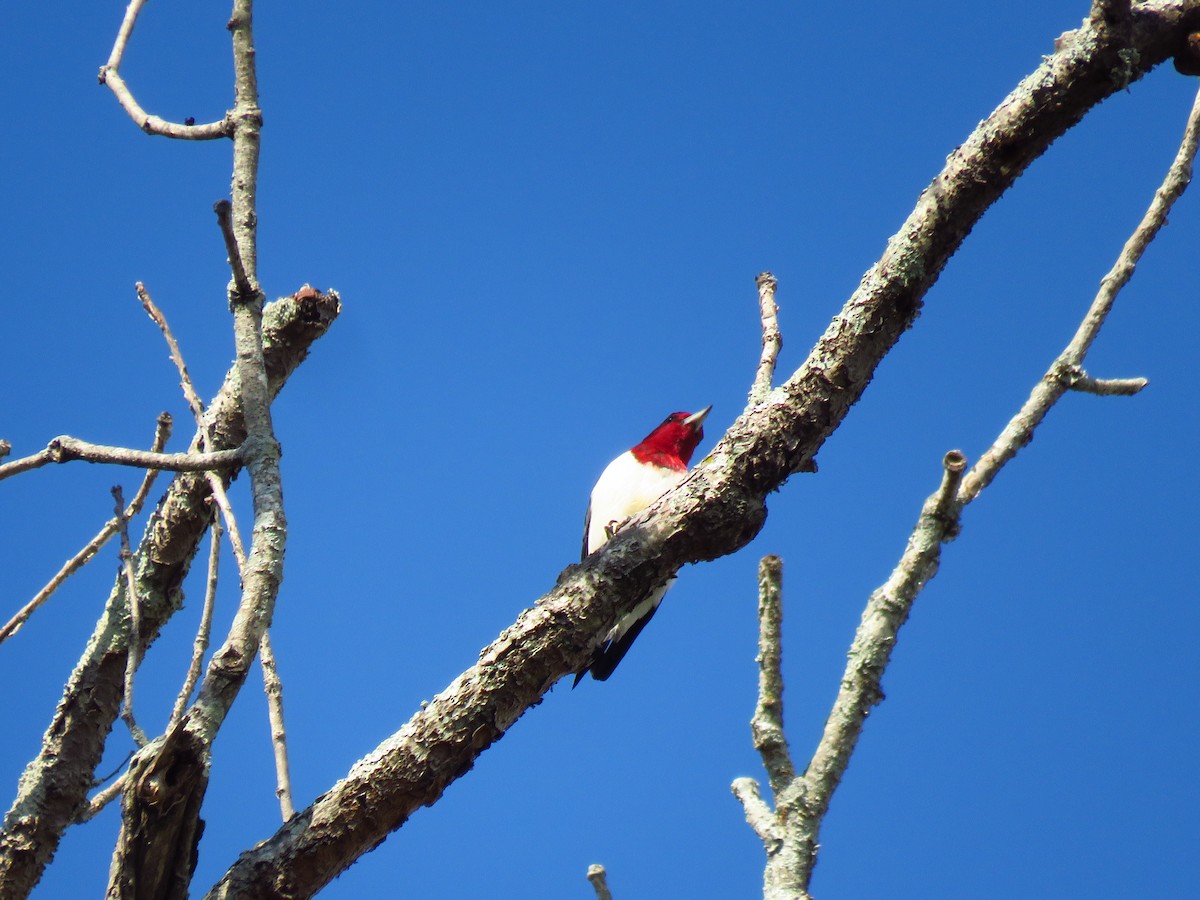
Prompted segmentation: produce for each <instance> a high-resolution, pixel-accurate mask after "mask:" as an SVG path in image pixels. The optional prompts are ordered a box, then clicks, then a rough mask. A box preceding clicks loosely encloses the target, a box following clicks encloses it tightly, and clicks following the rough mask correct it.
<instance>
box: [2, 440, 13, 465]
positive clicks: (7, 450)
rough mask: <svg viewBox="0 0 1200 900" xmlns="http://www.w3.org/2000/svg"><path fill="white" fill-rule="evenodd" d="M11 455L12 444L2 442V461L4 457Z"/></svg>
mask: <svg viewBox="0 0 1200 900" xmlns="http://www.w3.org/2000/svg"><path fill="white" fill-rule="evenodd" d="M10 453H12V444H10V443H9V442H8V441H0V461H3V459H4V457H6V456H8V454H10Z"/></svg>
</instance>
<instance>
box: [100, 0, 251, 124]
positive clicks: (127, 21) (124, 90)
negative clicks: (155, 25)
mask: <svg viewBox="0 0 1200 900" xmlns="http://www.w3.org/2000/svg"><path fill="white" fill-rule="evenodd" d="M145 5H146V0H130V2H129V6H127V7H126V8H125V18H124V19H122V20H121V28H120V30H118V31H117V39H116V40H115V41H114V42H113V48H112V52H111V53H110V54H109V56H108V62H106V63H105V64H104V65H103V66H101V67H100V75H99V81H100V83H101V84H107V85H108V87H109V89H110V90H112V92H113V95H114V96H115V97H116V98H117V102H118V103H120V104H121V107H122V108H123V109H124V110H125V112H127V113H129V117H130V118H131V119H133V121H134V122H135V123H137V126H138V127H139V128H140V129H142V131H144V132H146V134H155V135H161V136H162V137H170V138H178V139H181V140H188V141H210V140H213V139H214V138H223V137H229V136H230V133H231V131H232V126H231V124H230V121H229V116H228V115H226V116H225V117H224V118H223V119H221V120H220V121H219V122H210V123H209V124H207V125H193V124H192V123H191V120H190V119H189V120H188V122H187V123H186V124H180V123H178V122H168V121H166V120H165V119H162V118H159V117H158V116H152V115H150V114H149V113H147V112H146V111H145V110H144V109H142V107H141V106H140V105H139V104H138V102H137V100H135V99H134V97H133V93H132V91H130V90H129V86H128V85H126V84H125V80H124V79H123V78H121V76H120V75H119V74H118V70H119V69H120V68H121V59H122V58H123V57H124V56H125V46H126V45H127V44H128V43H129V36H130V35H131V34H133V26H134V25H136V24H137V17H138V14H139V13H140V12H141V11H142V7H143V6H145Z"/></svg>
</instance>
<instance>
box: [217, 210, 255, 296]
mask: <svg viewBox="0 0 1200 900" xmlns="http://www.w3.org/2000/svg"><path fill="white" fill-rule="evenodd" d="M232 211H233V204H232V203H230V202H229V201H228V200H218V201H217V202H216V203H214V204H213V212H215V213H216V214H217V224H218V225H220V226H221V236H222V237H223V238H225V252H226V253H228V254H229V268H231V269H232V270H233V285H234V287H233V290H232V291H231V292H230V300H231V302H235V303H236V302H243V301H247V300H251V299H253V298H254V297H256V296H257V294H258V291H257V289H256V288H255V286H254V285H252V284H251V283H250V277H249V276H248V275H247V274H246V266H245V263H244V262H243V261H242V252H241V250H239V249H238V242H237V237H236V236H235V235H234V233H233V220H232V218H231V213H232Z"/></svg>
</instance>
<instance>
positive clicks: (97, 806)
mask: <svg viewBox="0 0 1200 900" xmlns="http://www.w3.org/2000/svg"><path fill="white" fill-rule="evenodd" d="M123 790H125V776H124V775H122V776H121V777H120V778H118V779H117V780H116V781H114V782H113V783H112V784H110V785H109V786H108V787H106V788H105V789H104V790H102V791H100V792H99V793H98V794H96V795H95V796H94V797H92V799H91V800H89V801H88V804H87V806H86V807H85V808H84V810H83V812H81V813H80V814H79V816H78V818H77V819H76V820H75V822H76V824H79V825H82V824H83V823H84V822H90V821H91V820H92V819H94V818H96V816H97V815H99V814H100V811H101V810H103V809H104V807H106V806H108V804H110V803H112V802H113V801H114V800H116V799H117V797H119V796H121V791H123Z"/></svg>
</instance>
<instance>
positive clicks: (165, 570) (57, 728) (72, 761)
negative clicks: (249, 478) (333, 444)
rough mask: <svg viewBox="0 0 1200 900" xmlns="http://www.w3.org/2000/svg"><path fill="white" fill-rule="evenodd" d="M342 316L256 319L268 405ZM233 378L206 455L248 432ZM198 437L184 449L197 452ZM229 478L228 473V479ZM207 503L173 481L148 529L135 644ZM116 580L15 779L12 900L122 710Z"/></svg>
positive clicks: (329, 298)
mask: <svg viewBox="0 0 1200 900" xmlns="http://www.w3.org/2000/svg"><path fill="white" fill-rule="evenodd" d="M340 310H341V301H340V299H339V298H338V296H337V294H335V293H329V294H321V293H319V292H317V291H315V290H313V289H312V288H311V287H308V286H307V285H306V286H305V287H304V288H302V289H301V290H299V291H297V292H296V294H295V295H294V296H292V297H287V298H284V299H282V300H279V301H276V302H275V303H272V304H271V305H270V306H268V307H267V309H266V310H265V312H264V318H265V321H264V323H263V334H264V352H265V357H266V364H267V376H268V389H269V391H270V394H271V396H274V395H276V394H277V393H278V392H279V390H280V389H281V388H282V387H283V384H284V383H285V382H286V381H287V379H288V378H289V377H290V375H291V373H292V372H293V371H295V369H296V367H297V366H298V365H299V364H300V363H301V362H302V361H303V359H304V357H305V356H307V354H308V352H309V349H310V348H311V346H312V343H313V342H314V341H315V340H317V339H318V338H319V337H321V335H323V334H324V333H325V332H326V331H327V330H328V329H329V326H330V325H331V324H332V322H333V320H334V319H335V318H336V317H337V315H338V313H339V312H340ZM238 392H239V386H238V376H237V374H236V372H235V371H231V372H230V373H229V375H228V376H227V377H226V379H225V383H224V385H223V386H222V388H221V390H220V392H219V393H218V394H217V396H216V398H215V399H214V400H213V402H212V403H211V404H210V405H209V408H208V411H207V413H206V414H205V418H206V421H207V422H208V424H209V429H210V431H211V433H212V442H211V443H209V444H207V446H209V447H211V448H212V449H222V448H226V447H238V446H240V445H241V444H242V442H243V441H244V440H245V436H246V432H245V426H244V422H243V419H242V412H241V406H240V404H239V401H238ZM202 440H203V438H202V436H200V435H197V436H196V437H195V438H194V439H193V441H192V447H193V449H195V448H197V447H198V446H199V445H200V443H201V441H202ZM229 474H230V475H232V472H231V473H229ZM209 496H210V493H209V487H208V483H207V481H206V480H205V478H204V477H203V476H202V475H199V474H182V475H180V476H177V477H176V478H175V480H174V481H173V483H172V485H171V487H170V489H169V490H168V492H167V494H166V496H165V497H164V498H163V500H162V501H161V502H160V503H159V504H158V507H157V509H156V510H155V511H154V513H153V514H152V516H151V518H150V522H149V524H148V525H147V528H146V533H145V536H144V537H143V539H142V544H141V546H140V547H139V548H138V550H137V553H136V554H135V556H136V558H137V561H138V572H137V574H138V593H139V595H140V596H141V598H142V613H143V615H142V637H143V641H144V643H146V644H149V643H151V642H152V641H153V640H154V639H155V638H156V637H157V635H158V632H159V629H161V628H162V626H163V625H164V624H165V623H166V621H167V620H168V619H169V618H170V617H171V615H172V614H174V612H175V611H176V610H177V609H178V608H179V606H180V603H181V584H182V582H183V579H184V577H185V576H186V574H187V571H188V567H189V564H190V562H191V559H192V556H193V555H194V554H195V552H196V550H197V548H198V546H199V542H200V540H201V538H202V537H203V535H204V532H205V531H206V530H207V529H208V526H209V523H210V521H211V511H210V509H209V507H208V505H207V503H206V502H205V501H206V500H207V498H208V497H209ZM125 615H126V612H125V605H124V578H123V577H122V578H121V579H119V581H118V583H117V584H116V585H115V586H114V588H113V591H112V592H111V593H110V595H109V598H108V602H107V605H106V607H105V611H104V614H103V616H102V618H101V619H100V621H99V622H98V623H97V625H96V630H95V631H94V633H93V635H92V638H91V640H90V641H89V643H88V647H87V650H86V651H85V652H84V654H83V656H82V657H81V658H80V660H79V662H78V663H77V665H76V667H75V671H74V672H73V673H72V675H71V677H70V679H69V681H68V682H67V686H66V688H65V689H64V692H63V697H62V700H61V701H60V703H59V704H58V707H57V709H56V710H55V712H54V714H53V716H52V718H51V720H50V722H49V724H48V726H47V728H46V734H45V737H44V738H43V742H42V747H41V750H40V751H39V753H38V755H37V756H36V757H34V759H32V760H31V761H30V763H29V765H28V766H27V767H26V769H25V772H24V774H23V775H22V776H21V779H20V782H19V787H18V792H17V796H16V798H15V800H14V801H13V804H12V808H11V809H10V810H9V811H8V813H7V814H6V816H5V818H4V823H3V830H2V831H0V883H2V884H4V885H5V888H6V889H7V890H10V891H11V892H12V893H13V895H14V896H16V897H23V896H25V895H27V894H28V893H29V891H30V890H31V889H32V888H33V885H34V884H36V883H37V880H38V878H39V877H40V876H41V872H42V870H43V868H44V867H45V865H46V863H47V862H48V860H49V859H50V857H51V856H53V854H54V852H55V849H56V848H57V847H58V843H59V840H60V837H61V835H62V832H63V830H64V829H65V828H66V827H67V826H69V825H70V824H72V823H73V822H74V821H75V818H76V816H77V815H78V811H79V810H80V809H81V808H83V806H84V804H85V803H86V802H87V792H88V791H89V790H90V789H91V785H92V782H93V773H94V770H95V767H96V765H97V764H98V763H99V761H100V758H101V755H102V753H103V750H104V740H105V737H106V736H107V735H108V733H109V731H110V730H111V728H112V725H113V722H114V721H115V719H116V717H117V714H118V712H119V709H120V700H121V690H122V680H123V677H124V671H125V654H126V649H127V645H126V638H127V631H128V629H126V628H125V627H123V625H122V622H123V619H124V617H125Z"/></svg>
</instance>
